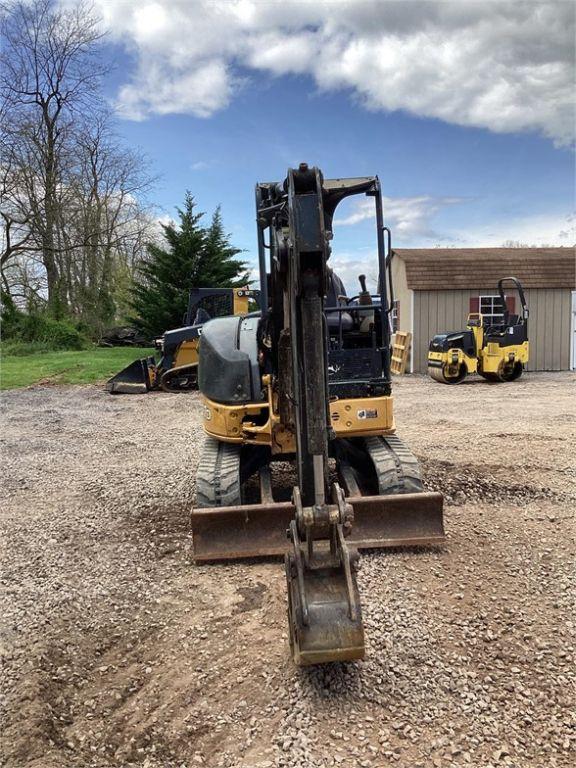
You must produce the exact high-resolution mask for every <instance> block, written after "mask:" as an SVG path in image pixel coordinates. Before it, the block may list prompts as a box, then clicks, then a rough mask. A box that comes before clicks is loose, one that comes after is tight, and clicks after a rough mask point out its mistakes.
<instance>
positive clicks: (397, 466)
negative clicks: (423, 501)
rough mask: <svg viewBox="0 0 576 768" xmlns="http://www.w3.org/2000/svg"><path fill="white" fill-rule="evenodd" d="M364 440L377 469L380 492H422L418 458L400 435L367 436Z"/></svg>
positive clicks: (385, 493)
mask: <svg viewBox="0 0 576 768" xmlns="http://www.w3.org/2000/svg"><path fill="white" fill-rule="evenodd" d="M364 442H365V445H366V449H367V451H368V454H369V455H370V458H371V459H372V463H373V464H374V468H375V470H376V476H377V477H378V492H379V493H381V494H384V495H387V494H392V493H420V491H422V490H424V487H423V485H422V477H421V474H420V465H419V464H418V459H417V458H416V457H415V456H414V454H413V453H412V452H411V451H410V450H409V449H408V448H407V447H406V446H405V445H404V443H403V442H402V440H400V438H399V437H396V435H390V436H389V437H367V438H365V441H364Z"/></svg>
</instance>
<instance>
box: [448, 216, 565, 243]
mask: <svg viewBox="0 0 576 768" xmlns="http://www.w3.org/2000/svg"><path fill="white" fill-rule="evenodd" d="M445 239H446V242H444V243H442V242H441V239H440V242H438V243H437V244H438V245H446V246H451V245H456V246H458V247H462V248H464V247H468V248H481V247H489V246H494V247H497V246H501V245H504V244H505V243H508V242H514V243H521V244H522V245H528V246H544V245H547V246H567V247H570V246H574V244H575V243H576V216H575V215H574V214H568V215H565V214H564V215H562V214H541V215H539V216H526V217H518V218H515V219H507V220H505V221H496V222H494V221H492V222H491V223H490V225H487V226H485V227H480V228H474V227H471V228H470V229H466V230H464V231H462V232H451V233H449V235H448V237H447V238H445Z"/></svg>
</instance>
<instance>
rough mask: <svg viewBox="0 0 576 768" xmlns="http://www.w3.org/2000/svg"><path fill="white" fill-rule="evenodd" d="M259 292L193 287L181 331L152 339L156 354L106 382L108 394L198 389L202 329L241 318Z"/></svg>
mask: <svg viewBox="0 0 576 768" xmlns="http://www.w3.org/2000/svg"><path fill="white" fill-rule="evenodd" d="M259 296H260V291H257V290H251V289H250V288H193V289H192V290H191V291H190V292H189V294H188V308H187V310H186V314H185V315H184V318H183V321H184V325H183V327H182V328H175V329H173V330H170V331H166V333H164V335H163V336H162V337H161V338H159V339H156V340H155V342H154V346H155V347H156V348H157V349H158V350H159V351H160V354H161V358H160V361H159V362H158V363H156V360H155V359H154V357H152V356H150V357H144V358H141V359H140V360H134V362H133V363H130V365H127V366H126V368H123V369H122V370H121V371H120V372H119V373H117V374H115V375H114V376H112V378H111V379H109V381H108V382H107V383H106V389H107V390H108V391H109V392H110V393H111V394H114V395H116V394H142V393H145V392H149V391H150V390H152V389H163V390H164V391H165V392H186V391H188V390H190V389H196V388H197V386H198V344H199V341H200V334H201V333H202V326H203V325H204V323H205V322H206V321H207V320H210V319H211V318H212V317H215V316H218V315H230V314H232V315H242V314H247V313H248V311H249V305H250V302H251V301H252V302H254V303H255V304H256V305H258V302H259Z"/></svg>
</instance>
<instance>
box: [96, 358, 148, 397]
mask: <svg viewBox="0 0 576 768" xmlns="http://www.w3.org/2000/svg"><path fill="white" fill-rule="evenodd" d="M155 370H156V363H155V361H154V358H153V357H144V358H141V359H140V360H134V362H133V363H130V365H127V366H126V368H123V369H122V370H121V371H120V372H119V373H117V374H116V375H115V376H112V378H111V379H109V380H108V381H107V382H106V389H107V390H108V392H111V393H112V394H114V395H115V394H122V395H141V394H145V393H146V392H148V390H149V389H152V387H153V385H154V375H155V374H154V372H155Z"/></svg>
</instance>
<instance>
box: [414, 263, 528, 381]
mask: <svg viewBox="0 0 576 768" xmlns="http://www.w3.org/2000/svg"><path fill="white" fill-rule="evenodd" d="M505 283H512V284H513V285H514V287H515V289H516V291H517V293H518V298H519V299H520V306H521V313H520V314H519V315H516V314H512V313H511V312H509V310H508V304H507V302H506V296H505V294H504V284H505ZM498 296H499V298H500V306H501V308H502V322H501V323H497V324H492V325H486V324H485V318H484V316H483V315H482V313H480V312H471V313H470V314H469V315H468V320H467V322H466V326H467V327H466V330H465V331H453V332H451V333H438V334H436V336H434V338H433V339H432V341H431V342H430V347H429V350H428V374H429V375H430V376H431V377H432V378H433V379H434V381H439V382H440V383H441V384H460V382H462V381H464V379H465V378H466V376H468V374H470V373H478V374H480V376H482V377H483V378H484V379H486V380H488V381H493V382H501V381H515V380H516V379H519V378H520V376H522V371H523V370H524V366H525V365H526V363H527V362H528V354H529V350H528V346H529V345H528V305H527V304H526V299H525V297H524V289H523V288H522V284H521V283H520V281H519V280H518V279H517V278H515V277H503V278H502V279H501V280H499V281H498Z"/></svg>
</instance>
